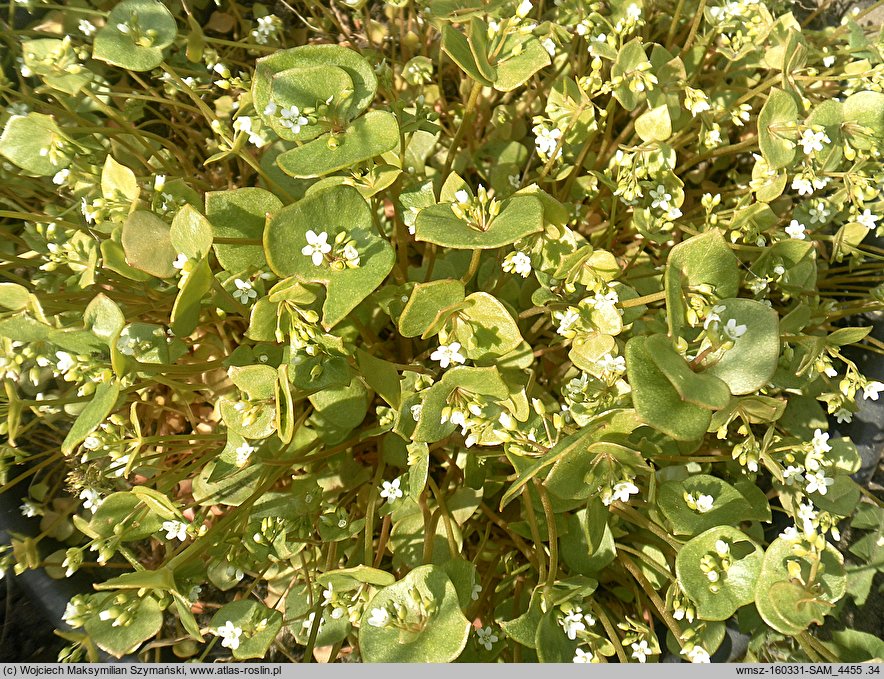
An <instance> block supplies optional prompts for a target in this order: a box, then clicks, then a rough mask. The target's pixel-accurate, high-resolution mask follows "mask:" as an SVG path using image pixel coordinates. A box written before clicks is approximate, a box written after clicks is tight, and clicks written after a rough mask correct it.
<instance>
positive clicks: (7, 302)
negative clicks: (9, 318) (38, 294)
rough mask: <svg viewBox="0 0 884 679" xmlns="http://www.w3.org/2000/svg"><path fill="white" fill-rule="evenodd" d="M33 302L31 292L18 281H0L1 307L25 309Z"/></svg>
mask: <svg viewBox="0 0 884 679" xmlns="http://www.w3.org/2000/svg"><path fill="white" fill-rule="evenodd" d="M30 303H31V293H30V292H28V289H27V288H26V287H24V286H23V285H19V284H18V283H0V307H2V308H3V309H8V310H9V311H24V310H25V309H27V308H28V305H29V304H30Z"/></svg>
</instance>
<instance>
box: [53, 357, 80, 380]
mask: <svg viewBox="0 0 884 679" xmlns="http://www.w3.org/2000/svg"><path fill="white" fill-rule="evenodd" d="M55 357H56V358H57V359H58V361H57V362H56V364H55V367H56V368H57V369H58V372H60V373H61V374H62V375H64V374H65V373H66V372H67V371H68V370H70V369H71V368H73V367H74V365H76V361H74V357H73V356H71V355H70V354H69V353H67V352H66V351H56V352H55Z"/></svg>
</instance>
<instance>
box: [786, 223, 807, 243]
mask: <svg viewBox="0 0 884 679" xmlns="http://www.w3.org/2000/svg"><path fill="white" fill-rule="evenodd" d="M804 230H805V227H804V224H802V223H801V222H799V221H798V220H797V219H793V220H792V221H791V222H789V226H787V227H786V233H787V234H789V238H796V239H798V240H804Z"/></svg>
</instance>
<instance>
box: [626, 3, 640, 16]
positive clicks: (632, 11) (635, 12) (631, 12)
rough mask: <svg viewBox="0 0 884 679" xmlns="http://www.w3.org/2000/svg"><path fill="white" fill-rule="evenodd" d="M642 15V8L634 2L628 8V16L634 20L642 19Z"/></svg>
mask: <svg viewBox="0 0 884 679" xmlns="http://www.w3.org/2000/svg"><path fill="white" fill-rule="evenodd" d="M641 15H642V8H641V7H639V6H638V5H636V4H635V3H634V2H633V3H631V4H630V5H629V7H627V8H626V16H627V17H629V18H630V19H632V20H636V19H640V18H641Z"/></svg>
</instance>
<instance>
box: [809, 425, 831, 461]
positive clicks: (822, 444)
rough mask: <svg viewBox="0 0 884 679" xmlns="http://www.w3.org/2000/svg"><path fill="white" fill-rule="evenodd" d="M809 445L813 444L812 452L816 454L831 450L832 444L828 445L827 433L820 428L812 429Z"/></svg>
mask: <svg viewBox="0 0 884 679" xmlns="http://www.w3.org/2000/svg"><path fill="white" fill-rule="evenodd" d="M811 445H812V446H813V450H814V452H815V453H817V454H818V455H822V454H823V453H828V452H829V451H830V450H832V446H830V445H829V435H828V434H827V433H825V432H824V431H823V430H821V429H816V430H814V432H813V440H812V441H811Z"/></svg>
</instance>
